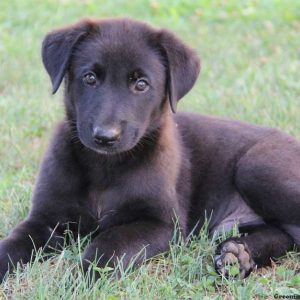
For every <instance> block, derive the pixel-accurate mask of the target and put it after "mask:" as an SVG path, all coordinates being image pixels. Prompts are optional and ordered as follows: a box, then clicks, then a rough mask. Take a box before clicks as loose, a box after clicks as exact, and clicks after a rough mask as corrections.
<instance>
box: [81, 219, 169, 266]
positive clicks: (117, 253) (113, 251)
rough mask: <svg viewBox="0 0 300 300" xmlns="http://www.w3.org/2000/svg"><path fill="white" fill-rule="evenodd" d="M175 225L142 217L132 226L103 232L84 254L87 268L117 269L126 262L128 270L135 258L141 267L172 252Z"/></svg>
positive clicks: (135, 261) (84, 263) (128, 225)
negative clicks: (92, 265)
mask: <svg viewBox="0 0 300 300" xmlns="http://www.w3.org/2000/svg"><path fill="white" fill-rule="evenodd" d="M172 234H173V226H172V225H170V224H167V223H164V222H162V221H159V220H157V219H150V218H142V219H140V220H136V221H134V222H132V223H128V224H124V225H120V226H115V227H112V228H110V229H108V230H106V231H103V232H102V233H100V234H99V235H98V236H97V237H96V238H95V239H94V240H93V242H92V243H91V244H90V245H89V246H88V247H87V249H86V250H85V253H84V255H83V268H84V270H85V271H87V270H89V269H90V268H89V267H90V265H91V264H93V263H95V264H96V265H97V266H98V267H104V266H106V265H108V266H111V267H114V266H115V264H116V263H117V261H118V260H121V259H122V264H123V267H124V268H126V267H127V266H128V264H129V263H130V261H131V259H133V258H134V264H138V263H140V262H141V261H143V260H144V259H146V258H150V257H152V256H154V255H157V254H159V253H162V252H164V251H166V250H168V247H169V242H170V240H171V239H172Z"/></svg>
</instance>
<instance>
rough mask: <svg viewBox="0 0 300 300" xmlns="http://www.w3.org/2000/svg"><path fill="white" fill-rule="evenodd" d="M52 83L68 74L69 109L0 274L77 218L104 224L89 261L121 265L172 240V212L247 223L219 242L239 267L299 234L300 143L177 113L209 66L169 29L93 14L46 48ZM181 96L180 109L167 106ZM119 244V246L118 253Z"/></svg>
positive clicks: (278, 250) (92, 228)
mask: <svg viewBox="0 0 300 300" xmlns="http://www.w3.org/2000/svg"><path fill="white" fill-rule="evenodd" d="M42 56H43V62H44V65H45V68H46V70H47V71H48V73H49V75H50V78H51V80H52V84H53V92H54V93H55V92H56V90H57V89H58V88H59V86H60V84H61V82H62V80H63V79H65V97H64V100H65V108H66V117H65V120H64V121H63V122H62V123H61V124H60V125H59V126H58V128H57V131H56V133H55V135H54V138H53V140H52V143H51V144H50V146H49V149H48V151H47V153H46V155H45V158H44V161H43V163H42V166H41V169H40V174H39V177H38V180H37V183H36V187H35V191H34V195H33V200H32V208H31V211H30V214H29V216H28V218H27V219H26V220H25V221H23V222H22V223H21V224H19V225H18V226H17V227H16V228H15V229H14V230H13V231H12V232H11V234H10V235H9V236H8V237H7V238H6V239H4V240H3V241H1V243H0V274H1V275H0V276H1V278H3V277H4V275H5V274H6V272H7V271H8V269H12V268H11V266H12V264H14V265H15V264H16V263H17V262H19V261H22V262H23V263H26V262H28V261H29V259H30V257H31V254H32V251H33V249H34V247H35V248H40V247H45V246H46V245H51V246H55V245H56V243H57V242H59V241H60V236H63V234H64V231H65V230H66V229H67V228H69V229H70V230H72V231H73V232H74V233H79V234H82V235H86V234H89V233H91V232H94V235H93V240H92V243H91V244H90V245H89V246H88V247H87V249H86V250H85V253H84V257H83V258H84V268H85V269H88V267H89V262H90V261H93V260H95V259H97V260H98V265H99V266H104V265H105V264H106V263H107V262H108V261H109V263H110V264H111V265H113V264H114V262H115V261H116V259H117V258H120V257H122V256H123V255H125V256H124V259H123V262H124V265H125V266H126V264H127V263H128V262H129V260H130V259H131V258H132V257H133V256H134V255H135V254H137V253H138V252H140V251H141V249H143V248H145V257H151V256H153V255H156V254H158V253H161V252H163V251H166V250H167V249H168V245H169V242H170V240H171V238H172V235H173V231H174V222H173V220H174V216H175V215H176V217H177V218H178V221H179V224H180V228H181V230H182V232H183V234H184V235H186V234H188V233H189V232H191V230H193V229H195V231H194V232H196V233H197V232H199V228H200V227H201V226H202V224H203V223H204V222H205V217H206V216H211V218H210V223H209V230H210V232H215V231H218V230H222V229H225V230H228V229H230V228H231V227H232V226H233V225H234V224H235V223H238V224H239V226H240V228H241V231H244V232H248V233H249V234H248V235H246V236H244V237H241V238H239V239H237V238H235V239H230V240H227V241H225V242H224V243H223V244H221V245H220V246H219V248H218V253H217V255H216V257H215V263H216V268H217V270H218V271H220V272H223V270H224V264H225V263H233V262H234V261H237V262H239V264H240V272H241V277H245V276H247V275H248V274H249V273H250V272H251V270H252V269H253V267H254V266H255V265H258V266H262V265H265V264H268V263H269V261H270V258H271V257H277V256H281V255H283V254H284V253H285V252H286V251H287V250H289V249H291V248H292V247H293V245H294V244H297V245H298V246H299V245H300V144H299V143H298V142H297V141H295V140H293V139H292V138H291V137H289V136H287V135H285V134H284V133H281V132H279V131H277V130H274V129H269V128H265V127H258V126H254V125H250V124H245V123H242V122H237V121H228V120H224V119H219V118H212V117H205V116H201V115H197V114H184V113H178V114H176V115H174V114H173V113H172V112H171V109H172V110H173V112H175V109H176V103H177V101H178V100H179V99H180V98H182V97H183V96H184V95H185V94H186V93H187V92H188V91H189V90H190V89H191V88H192V86H193V85H194V83H195V81H196V79H197V76H198V73H199V60H198V57H197V55H196V53H195V52H194V51H193V50H192V49H190V48H189V47H187V46H186V45H184V44H183V43H182V42H181V41H180V40H179V39H177V38H176V37H175V36H174V35H173V34H172V33H170V32H168V31H166V30H157V29H154V28H152V27H150V26H148V25H146V24H144V23H141V22H136V21H131V20H128V19H111V20H101V21H91V20H84V21H82V22H80V23H78V24H75V25H74V26H71V27H66V28H63V29H60V30H57V31H53V32H51V33H49V34H48V35H47V36H46V38H45V40H44V42H43V48H42ZM170 108H171V109H170ZM111 257H112V259H111Z"/></svg>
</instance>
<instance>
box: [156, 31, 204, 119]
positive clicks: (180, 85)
mask: <svg viewBox="0 0 300 300" xmlns="http://www.w3.org/2000/svg"><path fill="white" fill-rule="evenodd" d="M159 43H160V47H161V50H162V52H163V55H164V56H165V57H164V59H165V64H166V67H167V93H168V98H169V101H170V106H171V109H172V111H173V112H174V113H175V112H176V106H177V102H178V100H179V99H181V98H182V97H183V96H184V95H185V94H186V93H187V92H188V91H189V90H190V89H191V88H192V87H193V85H194V83H195V82H196V79H197V77H198V75H199V72H200V59H199V57H198V55H197V54H196V52H195V50H193V49H192V48H190V47H188V46H186V45H185V44H184V43H183V42H182V41H181V40H179V39H178V38H177V37H176V36H175V35H174V34H172V33H171V32H169V31H167V30H161V31H160V32H159Z"/></svg>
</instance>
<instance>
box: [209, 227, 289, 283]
mask: <svg viewBox="0 0 300 300" xmlns="http://www.w3.org/2000/svg"><path fill="white" fill-rule="evenodd" d="M245 229H246V228H245ZM245 229H244V230H245ZM241 230H242V231H244V230H243V228H242V229H241ZM245 231H247V233H248V234H247V235H244V236H242V237H233V238H229V239H227V240H225V241H224V242H222V243H221V244H220V245H219V246H218V248H217V251H216V255H215V257H214V263H215V269H216V271H217V272H219V273H221V274H223V275H225V276H228V275H229V274H228V270H229V268H228V266H229V267H230V266H231V265H236V264H237V265H238V267H239V271H240V277H241V278H245V277H247V276H248V275H249V274H250V273H251V271H252V270H253V269H254V268H256V267H257V268H259V267H263V266H267V265H269V264H270V263H271V258H276V257H280V256H283V255H284V254H285V253H286V252H287V251H289V250H291V249H292V248H293V245H294V242H293V239H292V238H291V237H290V236H289V235H288V234H287V233H286V232H284V231H283V230H281V229H279V228H276V227H274V226H270V225H259V226H257V227H254V228H252V229H251V230H249V231H248V230H245Z"/></svg>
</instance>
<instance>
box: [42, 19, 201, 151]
mask: <svg viewBox="0 0 300 300" xmlns="http://www.w3.org/2000/svg"><path fill="white" fill-rule="evenodd" d="M42 58H43V62H44V65H45V68H46V70H47V72H48V73H49V75H50V78H51V81H52V85H53V93H55V92H56V91H57V89H58V88H59V86H60V84H61V82H62V80H63V78H65V104H66V111H67V116H68V118H69V119H70V120H71V121H72V122H75V123H76V129H77V133H78V136H79V138H80V140H81V142H82V143H83V144H84V145H85V146H86V147H88V148H90V149H93V150H95V151H97V152H99V153H102V154H114V153H120V152H123V151H127V150H129V149H132V148H134V147H135V146H136V145H137V144H138V142H139V141H140V139H141V138H142V137H143V136H145V135H147V134H148V133H150V132H152V131H154V130H155V129H156V128H158V127H159V126H160V119H161V118H160V117H161V115H162V114H163V113H165V111H166V109H169V107H170V108H171V109H172V111H173V112H175V110H176V104H177V101H178V100H179V99H180V98H182V97H183V96H184V95H185V94H186V93H187V92H188V91H189V90H190V89H191V88H192V86H193V85H194V83H195V81H196V79H197V76H198V73H199V69H200V64H199V59H198V57H197V55H196V53H195V52H194V51H193V50H192V49H190V48H189V47H187V46H186V45H185V44H184V43H183V42H181V41H180V40H179V39H178V38H176V37H175V36H174V35H173V34H172V33H170V32H169V31H166V30H158V29H154V28H152V27H150V26H149V25H147V24H145V23H142V22H137V21H132V20H129V19H107V20H100V21H95V20H83V21H81V22H80V23H77V24H75V25H73V26H70V27H66V28H62V29H59V30H57V31H53V32H50V33H49V34H48V35H47V36H46V37H45V39H44V42H43V46H42ZM168 100H169V101H168ZM168 103H169V104H170V105H169V104H168Z"/></svg>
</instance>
